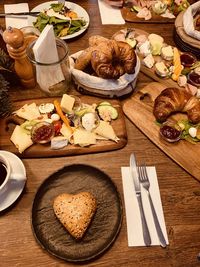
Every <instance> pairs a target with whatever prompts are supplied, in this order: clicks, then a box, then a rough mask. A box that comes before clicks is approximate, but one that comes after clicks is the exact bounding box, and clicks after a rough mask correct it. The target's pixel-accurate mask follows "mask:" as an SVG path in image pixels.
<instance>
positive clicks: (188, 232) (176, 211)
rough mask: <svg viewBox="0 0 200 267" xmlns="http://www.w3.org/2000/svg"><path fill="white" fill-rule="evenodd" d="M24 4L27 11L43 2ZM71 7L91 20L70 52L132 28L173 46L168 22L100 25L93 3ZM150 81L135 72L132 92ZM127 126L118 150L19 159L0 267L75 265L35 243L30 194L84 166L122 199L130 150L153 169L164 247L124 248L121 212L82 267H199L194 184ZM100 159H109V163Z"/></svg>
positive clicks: (30, 93)
mask: <svg viewBox="0 0 200 267" xmlns="http://www.w3.org/2000/svg"><path fill="white" fill-rule="evenodd" d="M18 2H19V1H17V0H8V1H1V4H0V11H3V4H11V3H18ZM22 2H23V1H22ZM28 2H29V7H30V9H31V8H33V7H34V6H36V5H37V4H40V3H42V2H44V1H41V0H33V1H28ZM76 3H77V4H80V5H81V6H82V7H84V8H85V9H86V10H87V12H88V13H89V15H90V19H91V21H90V26H89V28H88V30H87V32H86V33H85V34H83V35H82V36H81V37H80V38H77V39H74V40H71V41H69V42H67V43H68V45H69V49H70V53H74V52H76V51H78V50H80V49H83V48H86V47H87V44H88V38H89V37H90V36H91V35H94V34H100V35H102V36H104V37H108V38H109V37H111V36H112V34H113V33H115V32H116V31H118V30H119V29H121V28H124V27H135V28H138V29H142V30H145V31H148V32H150V33H151V32H154V33H157V34H162V35H163V37H164V38H165V40H166V41H167V42H168V43H169V44H173V38H172V32H173V24H169V25H167V24H162V25H159V24H156V25H154V24H148V25H146V24H141V23H140V24H131V23H126V25H109V26H105V25H104V26H102V24H101V20H100V16H99V9H98V5H97V1H96V0H87V1H79V0H77V1H76ZM0 23H1V25H4V19H1V21H0ZM151 81H152V80H151V79H150V78H148V77H146V76H144V75H143V74H141V73H140V74H139V79H138V83H137V88H138V89H140V88H142V87H143V86H145V85H147V84H148V83H149V82H151ZM73 90H74V89H72V92H73ZM10 95H11V98H12V100H19V99H25V98H34V97H40V96H43V94H42V93H41V92H40V91H39V89H38V88H34V89H31V90H28V89H23V88H18V87H15V88H11V89H10ZM133 112H134V111H133ZM126 127H127V134H128V144H127V145H126V146H125V147H124V148H123V149H120V150H117V151H113V152H105V153H97V154H89V155H80V156H67V157H57V158H53V159H52V158H50V159H49V158H48V159H47V158H39V159H23V163H24V165H25V168H26V172H27V183H26V187H25V190H24V191H23V193H22V195H21V197H20V198H19V199H18V201H17V202H16V203H15V204H14V205H13V206H12V207H11V208H9V209H8V210H6V211H4V212H2V213H1V214H0V240H1V245H0V266H2V267H10V266H12V267H14V266H20V267H21V266H26V267H27V266H34V267H35V266H39V267H41V266H77V265H75V264H72V263H67V262H64V261H62V260H59V259H57V258H55V257H52V256H50V255H49V254H48V253H46V252H45V251H44V250H43V249H42V248H41V247H40V246H39V245H38V243H37V242H36V240H35V238H34V236H33V233H32V229H31V221H30V217H31V207H32V201H33V198H34V195H35V193H36V191H37V189H38V187H39V185H40V184H41V182H42V181H43V180H44V179H45V178H46V177H48V176H49V175H50V174H52V173H53V172H55V171H57V170H58V169H60V168H62V167H63V166H64V165H68V164H72V163H83V164H84V163H85V164H88V162H89V164H90V165H92V166H95V167H98V168H100V169H101V170H103V171H104V172H106V173H107V174H108V175H109V176H110V177H111V178H112V179H113V181H114V182H115V183H116V185H117V187H118V189H119V192H120V194H121V197H122V201H123V200H124V199H123V188H122V178H121V166H128V164H129V156H130V154H131V152H134V153H135V154H136V156H137V158H138V159H139V160H145V161H146V163H147V165H155V166H156V170H157V175H158V182H159V187H160V194H161V198H162V204H163V210H164V216H165V221H166V227H167V232H168V237H169V246H167V248H166V249H162V248H161V247H159V246H155V247H148V248H147V247H132V248H130V247H128V243H127V229H126V217H125V213H124V218H123V224H122V227H121V231H120V233H119V236H118V237H117V239H116V241H115V243H114V244H113V246H112V247H111V248H110V249H109V250H108V251H107V252H106V253H104V254H103V255H102V256H101V257H100V258H98V259H96V260H95V261H93V262H91V263H87V264H86V265H84V266H99V267H100V266H107V267H111V266H115V267H117V266H118V267H123V266H126V267H127V266H131V267H140V266H142V267H145V266H146V267H151V266H155V267H160V266H164V267H168V266H176V267H183V266H185V267H192V266H199V265H200V262H199V261H198V259H197V255H198V254H199V252H200V234H199V233H200V212H199V211H200V184H199V182H198V181H197V180H195V179H194V178H193V177H192V176H191V175H190V174H188V173H187V172H185V171H184V170H183V169H182V168H181V167H179V166H178V165H177V164H176V163H174V162H173V161H172V160H171V159H170V158H169V157H167V156H166V155H165V153H164V152H162V151H161V150H160V149H159V148H157V147H156V146H155V145H154V144H153V143H152V142H151V141H150V140H149V139H148V138H147V137H146V136H145V135H144V134H142V133H141V132H140V131H139V130H138V128H137V126H136V125H134V124H132V123H131V122H130V121H129V120H128V119H127V118H126ZM185 157H187V155H185ZM105 159H108V160H109V164H107V163H106V161H105ZM188 160H190V159H188ZM123 206H124V204H123Z"/></svg>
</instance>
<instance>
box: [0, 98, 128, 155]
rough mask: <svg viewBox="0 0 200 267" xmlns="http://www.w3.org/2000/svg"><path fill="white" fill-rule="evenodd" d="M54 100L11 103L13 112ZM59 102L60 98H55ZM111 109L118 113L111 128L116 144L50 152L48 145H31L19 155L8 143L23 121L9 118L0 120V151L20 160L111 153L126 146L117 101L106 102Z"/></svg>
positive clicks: (88, 100) (84, 100)
mask: <svg viewBox="0 0 200 267" xmlns="http://www.w3.org/2000/svg"><path fill="white" fill-rule="evenodd" d="M54 99H55V97H54V98H38V99H31V100H23V101H16V102H14V103H13V110H17V109H19V108H21V107H22V106H23V105H25V104H31V103H36V104H37V105H39V104H42V103H53V101H54ZM56 99H58V100H60V98H59V97H58V98H56ZM80 99H81V102H82V103H86V104H93V103H96V104H98V103H99V102H101V101H102V100H101V99H99V98H96V97H90V96H80ZM108 101H109V102H110V103H111V104H112V105H113V107H115V108H116V109H117V111H118V118H117V119H116V120H113V121H112V127H113V129H114V131H115V133H116V135H117V137H118V138H119V141H118V142H114V141H110V140H98V141H97V143H96V144H95V145H90V146H87V147H81V146H78V145H71V144H70V145H67V146H66V147H64V148H62V149H57V150H52V149H51V147H50V144H49V143H47V144H33V145H32V146H30V147H29V148H28V149H26V150H25V151H24V152H23V153H21V154H20V153H19V152H18V150H17V148H16V147H15V146H14V144H13V143H12V142H11V141H10V137H11V135H12V132H13V130H14V128H15V126H16V125H17V124H21V123H22V122H23V121H24V120H22V119H20V118H18V117H17V116H14V115H12V116H10V117H7V118H5V119H1V120H0V128H1V131H0V149H2V150H7V151H10V152H13V153H15V154H16V155H18V156H19V157H21V158H36V157H54V156H56V157H58V156H66V155H78V154H87V153H97V152H103V151H111V150H116V149H120V148H122V147H124V146H125V145H126V144H127V133H126V126H125V121H124V115H123V111H122V107H121V105H120V102H119V101H118V100H110V99H109V100H108Z"/></svg>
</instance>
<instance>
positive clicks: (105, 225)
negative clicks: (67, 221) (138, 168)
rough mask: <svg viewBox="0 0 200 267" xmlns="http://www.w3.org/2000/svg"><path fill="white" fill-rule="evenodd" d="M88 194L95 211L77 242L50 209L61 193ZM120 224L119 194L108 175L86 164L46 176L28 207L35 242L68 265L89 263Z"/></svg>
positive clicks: (113, 238)
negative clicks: (29, 207) (94, 199)
mask: <svg viewBox="0 0 200 267" xmlns="http://www.w3.org/2000/svg"><path fill="white" fill-rule="evenodd" d="M83 191H88V192H91V193H92V194H93V195H94V196H95V198H96V200H97V211H96V213H95V216H94V218H93V220H92V222H91V224H90V226H89V228H88V229H87V231H86V233H85V235H84V236H83V238H82V239H81V240H80V241H76V240H75V239H74V238H73V237H72V236H71V235H70V234H69V233H68V232H67V230H66V229H65V228H64V227H63V226H62V225H61V223H60V222H59V221H58V219H57V218H56V216H55V215H54V211H53V208H52V203H53V199H54V198H55V197H56V196H57V195H59V194H61V193H69V194H76V193H80V192H83ZM121 223H122V203H121V198H120V194H119V192H118V190H117V188H116V186H115V185H114V183H113V182H112V180H111V179H110V177H109V176H108V175H106V174H105V173H104V172H102V171H100V170H99V169H97V168H94V167H92V166H88V165H82V164H74V165H69V166H66V167H64V168H63V169H61V170H59V171H57V172H56V173H53V174H52V175H51V176H49V177H48V178H47V179H46V180H45V181H44V182H43V183H42V184H41V186H40V187H39V189H38V191H37V193H36V195H35V198H34V201H33V206H32V229H33V232H34V235H35V238H36V240H37V241H38V242H39V244H40V245H41V246H42V247H43V248H44V249H45V250H47V251H48V252H49V253H50V254H52V255H54V256H56V257H58V258H61V259H64V260H66V261H71V262H84V261H88V260H92V259H94V258H96V257H97V256H99V255H100V254H102V253H103V252H104V251H105V250H106V249H108V248H109V247H110V245H111V244H112V243H113V242H114V241H115V239H116V237H117V234H118V233H119V230H120V228H121Z"/></svg>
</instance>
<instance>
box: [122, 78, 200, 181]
mask: <svg viewBox="0 0 200 267" xmlns="http://www.w3.org/2000/svg"><path fill="white" fill-rule="evenodd" d="M165 88H166V86H165V85H163V84H161V83H157V82H153V83H150V84H149V85H147V86H146V87H144V88H143V89H142V90H140V91H139V92H137V93H136V94H134V95H133V96H132V97H131V98H130V99H128V100H127V101H125V103H124V105H123V111H124V113H125V114H126V116H127V117H128V118H129V119H130V120H131V121H132V122H133V123H134V124H135V125H136V126H137V127H138V128H139V129H140V130H141V131H142V132H143V133H144V134H145V135H146V136H147V137H148V138H149V139H150V140H151V141H152V142H153V143H155V144H156V145H157V146H158V147H159V148H160V149H161V150H162V151H163V152H164V153H166V154H167V155H168V156H169V157H170V158H172V159H173V160H174V161H175V162H176V163H177V164H179V165H180V166H181V167H183V168H184V169H185V170H186V171H187V172H189V173H190V174H191V175H193V176H194V177H195V178H196V179H198V180H199V181H200V160H199V155H200V143H199V144H196V145H194V144H191V143H189V142H187V141H185V140H181V141H179V142H177V143H169V142H167V141H165V140H163V139H161V138H160V136H159V126H158V125H157V124H156V123H155V117H154V115H153V113H152V111H153V102H154V99H155V98H156V97H157V95H159V93H160V92H161V91H162V90H163V89H165ZM178 115H179V114H178Z"/></svg>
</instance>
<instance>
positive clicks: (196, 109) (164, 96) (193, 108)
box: [153, 88, 200, 124]
mask: <svg viewBox="0 0 200 267" xmlns="http://www.w3.org/2000/svg"><path fill="white" fill-rule="evenodd" d="M176 112H184V113H187V116H188V119H189V121H190V122H191V123H193V124H196V123H199V122H200V101H199V99H198V98H197V97H195V96H193V95H192V94H190V93H188V92H187V91H185V90H181V89H178V88H166V89H165V90H163V91H162V92H161V93H160V95H158V96H157V98H156V99H155V102H154V107H153V114H154V116H155V118H156V120H157V121H159V122H164V121H166V119H167V118H168V117H169V116H170V115H171V114H172V113H176Z"/></svg>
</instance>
